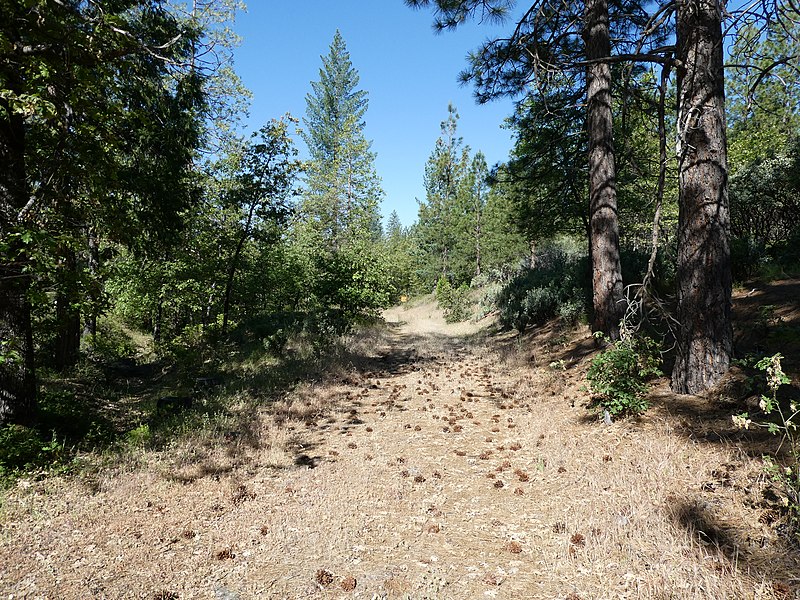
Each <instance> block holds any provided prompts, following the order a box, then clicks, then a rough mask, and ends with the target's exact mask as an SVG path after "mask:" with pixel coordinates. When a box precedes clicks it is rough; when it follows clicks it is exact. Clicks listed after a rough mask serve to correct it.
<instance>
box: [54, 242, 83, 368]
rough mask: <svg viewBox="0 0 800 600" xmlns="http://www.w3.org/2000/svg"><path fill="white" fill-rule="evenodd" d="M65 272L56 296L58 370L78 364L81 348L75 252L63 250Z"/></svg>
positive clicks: (56, 362)
mask: <svg viewBox="0 0 800 600" xmlns="http://www.w3.org/2000/svg"><path fill="white" fill-rule="evenodd" d="M63 256H64V257H63V261H64V270H65V271H66V274H65V276H64V278H63V280H62V281H61V286H60V287H61V289H60V290H59V291H58V294H57V296H56V324H57V325H56V326H57V328H58V330H57V332H56V348H55V350H56V352H55V361H54V366H55V367H56V368H57V369H63V368H65V367H71V366H73V365H75V364H76V363H77V362H78V358H79V357H80V348H81V313H80V311H79V310H76V309H75V308H74V300H75V289H74V285H75V281H74V280H75V278H76V274H75V273H76V270H77V268H78V261H77V259H76V257H75V251H74V250H72V249H70V248H65V249H64V250H63Z"/></svg>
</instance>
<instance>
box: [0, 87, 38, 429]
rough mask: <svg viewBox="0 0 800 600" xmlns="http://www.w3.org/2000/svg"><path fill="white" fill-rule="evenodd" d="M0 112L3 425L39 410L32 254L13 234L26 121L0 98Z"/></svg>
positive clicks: (22, 186) (23, 192)
mask: <svg viewBox="0 0 800 600" xmlns="http://www.w3.org/2000/svg"><path fill="white" fill-rule="evenodd" d="M11 79H12V77H11V76H10V77H9V78H8V80H7V85H9V86H11V85H12V83H11V82H9V80H11ZM0 115H2V117H1V118H0V240H2V241H3V242H6V243H8V246H7V248H6V251H5V253H4V255H3V256H0V356H1V357H3V360H2V361H0V424H4V423H9V422H16V423H29V422H31V421H32V420H33V419H34V417H35V414H36V375H35V371H34V353H33V326H32V322H31V306H30V301H29V298H28V294H29V291H30V285H31V280H30V274H29V272H28V269H27V267H28V265H29V258H28V256H27V249H26V247H25V244H24V243H23V242H22V241H21V240H20V239H19V238H13V237H11V235H12V234H18V233H21V232H20V227H19V225H20V223H19V222H18V221H19V219H18V215H19V213H20V211H21V210H22V208H23V207H24V206H25V204H26V202H27V198H28V193H27V190H28V187H27V182H26V169H25V125H24V123H23V120H22V117H21V116H20V115H19V114H14V111H13V110H12V109H11V107H10V106H9V103H8V101H7V100H2V99H0Z"/></svg>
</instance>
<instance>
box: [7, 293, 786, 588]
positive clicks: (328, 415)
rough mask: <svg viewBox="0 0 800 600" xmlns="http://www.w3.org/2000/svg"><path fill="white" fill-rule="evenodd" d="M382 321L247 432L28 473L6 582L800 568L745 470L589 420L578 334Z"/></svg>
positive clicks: (195, 584) (378, 582)
mask: <svg viewBox="0 0 800 600" xmlns="http://www.w3.org/2000/svg"><path fill="white" fill-rule="evenodd" d="M387 321H388V323H389V326H388V331H387V332H386V333H385V334H381V335H376V336H374V337H370V338H366V339H363V340H361V341H359V342H357V344H356V345H358V344H361V347H362V348H363V349H364V351H365V355H366V356H365V357H364V359H363V362H362V363H360V364H358V365H355V366H354V367H353V368H352V369H349V370H343V371H342V372H341V373H339V374H337V376H336V378H335V379H334V380H333V381H325V382H318V383H309V384H308V385H305V386H302V387H301V388H300V389H299V390H298V391H297V392H296V393H295V394H293V395H292V396H291V397H287V398H286V400H285V401H284V402H283V403H282V404H281V405H280V406H277V407H274V408H270V409H269V410H264V411H261V412H258V413H256V414H254V416H253V419H254V425H253V429H252V431H250V432H247V434H246V435H245V434H244V433H241V432H223V434H222V436H223V437H224V438H225V439H226V440H227V441H228V442H229V443H227V444H221V445H220V446H218V447H214V448H184V449H180V448H177V449H174V450H172V451H169V450H168V451H165V452H164V454H163V455H159V456H155V457H154V456H151V455H148V454H146V453H143V456H142V461H141V462H142V464H141V465H140V466H137V467H136V468H129V469H126V470H125V471H118V472H115V473H110V474H109V475H108V476H107V477H105V478H103V479H102V480H99V481H96V482H94V488H93V489H91V488H89V487H87V486H86V485H81V484H78V483H77V482H74V481H59V480H49V481H46V482H23V483H22V485H21V486H20V489H19V490H17V491H16V492H14V493H13V494H12V495H11V496H10V497H9V499H8V500H7V502H6V505H5V507H4V511H5V513H6V514H5V515H4V516H3V517H2V521H1V523H2V538H1V541H2V548H1V549H0V591H1V592H3V593H4V595H5V597H15V598H20V597H25V598H92V597H94V598H161V599H166V598H224V599H234V598H241V599H246V598H248V599H249V598H339V597H343V598H454V599H471V598H487V597H488V598H520V599H522V598H560V599H564V598H569V599H570V600H577V599H580V598H582V599H584V600H588V599H596V598H698V599H699V598H781V597H787V598H788V597H789V596H781V595H780V594H781V593H782V590H783V589H784V588H783V587H781V586H787V589H788V588H789V587H791V586H794V585H795V584H796V583H797V582H796V581H793V573H797V572H798V571H797V570H796V569H795V565H794V563H791V562H789V559H788V558H787V557H786V556H784V555H783V554H782V553H783V550H782V547H781V546H780V544H779V540H777V539H776V536H775V534H774V533H773V532H772V530H771V529H770V528H769V527H767V526H766V525H765V524H763V523H759V518H760V517H762V516H763V512H764V510H763V508H762V507H760V506H758V505H757V503H756V502H753V505H752V506H747V505H746V502H745V500H744V499H745V498H746V497H747V495H746V494H745V492H743V491H742V490H743V489H745V487H746V486H748V485H749V486H752V481H753V478H754V477H755V475H754V473H756V472H757V468H758V467H757V465H755V464H754V463H753V461H751V460H750V459H748V458H746V457H743V456H742V455H741V453H739V452H738V451H737V450H736V449H735V448H734V447H733V446H732V445H729V444H727V443H716V444H715V443H703V442H700V441H698V439H697V438H696V437H694V436H693V435H691V434H689V433H687V431H688V430H687V429H686V428H685V427H684V426H683V425H682V423H681V421H680V419H679V418H676V417H674V416H673V415H671V414H670V413H669V412H667V411H664V410H659V409H658V408H657V409H656V410H654V411H653V413H652V414H651V415H649V416H648V417H646V418H645V419H643V420H642V421H640V422H638V423H615V424H613V425H612V426H610V427H604V426H601V425H600V424H599V423H598V422H597V419H596V418H595V416H594V415H593V414H592V413H590V412H588V411H587V410H586V408H585V407H584V406H583V404H582V402H583V400H585V394H584V393H583V392H581V391H580V390H579V386H580V385H581V384H582V383H583V381H582V375H583V373H584V372H585V370H584V367H585V365H584V364H583V362H582V360H583V359H581V358H579V357H580V356H581V355H580V353H578V352H575V350H576V349H580V348H581V347H582V346H585V341H586V339H588V334H587V332H578V333H577V334H576V336H574V337H573V339H572V340H571V342H569V344H571V345H570V346H569V348H571V349H572V350H573V353H572V354H564V353H563V352H562V351H563V350H564V349H565V348H567V345H568V342H567V341H564V342H563V347H562V346H558V345H555V344H550V346H548V347H545V346H542V347H540V348H538V349H537V350H536V351H535V355H536V356H537V357H538V361H537V362H538V365H533V364H531V363H530V360H523V359H522V357H524V356H525V355H527V358H528V359H529V358H530V351H528V352H522V353H520V354H519V355H518V354H517V353H516V352H515V351H514V350H515V348H514V344H513V342H511V341H509V340H507V339H501V338H497V337H492V336H490V335H488V334H487V333H486V332H485V331H484V330H483V329H482V328H481V326H480V325H476V324H468V325H461V326H449V325H446V324H445V323H444V322H443V321H442V320H441V316H440V315H439V314H438V313H437V312H436V311H435V310H434V309H433V308H432V307H431V306H430V305H422V306H417V307H413V308H410V309H407V310H404V309H394V310H393V311H390V312H389V313H387ZM509 348H510V350H509ZM548 352H549V353H550V354H549V355H548V354H547V353H548ZM509 353H510V354H511V355H512V356H513V357H514V358H513V359H506V358H503V356H504V355H507V354H509ZM559 358H562V359H563V360H564V362H563V363H558V362H556V363H555V364H554V365H553V366H548V365H549V364H550V359H552V361H557V360H558V359H559ZM562 366H563V367H566V368H564V369H562V368H561V367H562ZM684 425H685V424H684ZM170 452H171V453H172V454H170ZM747 493H748V494H749V493H750V492H747ZM753 493H754V494H755V492H753ZM699 532H700V533H699Z"/></svg>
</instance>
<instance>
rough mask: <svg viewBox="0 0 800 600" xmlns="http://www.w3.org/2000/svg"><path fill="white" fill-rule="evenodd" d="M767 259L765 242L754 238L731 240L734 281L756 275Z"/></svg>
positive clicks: (744, 279)
mask: <svg viewBox="0 0 800 600" xmlns="http://www.w3.org/2000/svg"><path fill="white" fill-rule="evenodd" d="M767 260H768V257H767V251H766V247H765V246H764V243H763V242H760V241H758V240H756V239H754V238H736V239H733V240H731V270H732V275H733V280H734V281H746V280H747V279H751V278H752V277H755V276H756V275H758V273H759V271H760V270H761V268H762V267H764V266H765V264H766V262H767Z"/></svg>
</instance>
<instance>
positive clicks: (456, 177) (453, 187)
mask: <svg viewBox="0 0 800 600" xmlns="http://www.w3.org/2000/svg"><path fill="white" fill-rule="evenodd" d="M447 113H448V114H447V119H446V120H445V121H443V122H442V124H441V131H442V134H441V136H440V137H439V138H438V139H437V140H436V146H435V147H434V149H433V152H432V153H431V155H430V157H429V158H428V162H427V164H426V165H425V191H426V198H425V201H424V202H420V206H419V241H420V244H421V248H422V253H423V256H422V257H421V258H422V260H423V264H424V265H426V267H427V269H426V271H427V272H426V273H425V274H424V275H423V277H422V278H423V280H424V282H425V283H427V284H433V283H435V282H436V280H438V279H439V277H446V278H448V279H449V280H451V283H454V284H456V285H457V284H460V283H466V282H468V281H469V280H470V279H471V277H472V275H473V274H474V267H473V268H470V267H472V266H473V265H474V261H473V260H472V259H471V258H470V257H469V256H466V255H465V253H464V252H459V250H460V248H461V246H462V245H463V238H464V236H468V235H469V234H468V233H467V231H466V229H467V228H468V227H469V225H468V222H469V215H470V213H471V212H472V211H471V206H470V201H469V197H468V192H469V190H468V186H466V185H465V183H466V181H467V175H468V174H469V167H470V157H469V147H468V146H465V145H464V140H463V139H462V138H460V137H458V135H457V129H458V119H459V115H458V111H457V110H456V108H455V107H454V106H453V105H452V104H451V105H450V106H448V107H447Z"/></svg>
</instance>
